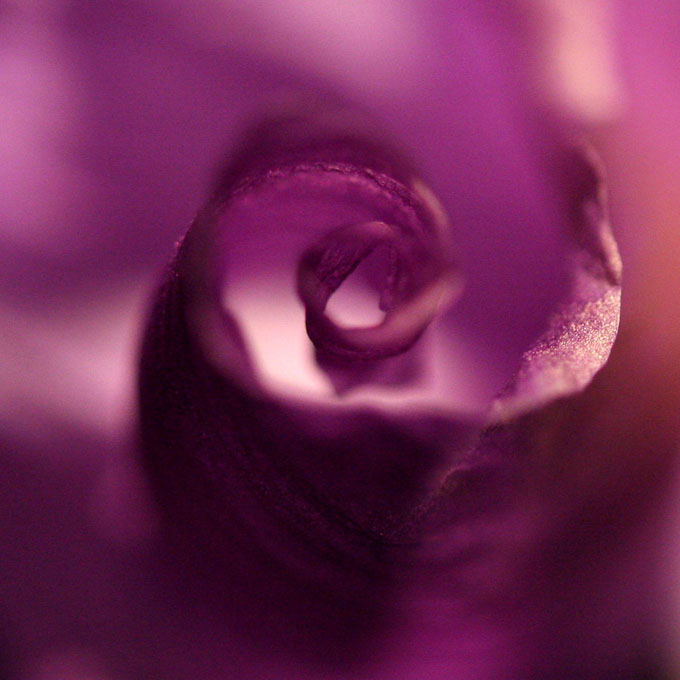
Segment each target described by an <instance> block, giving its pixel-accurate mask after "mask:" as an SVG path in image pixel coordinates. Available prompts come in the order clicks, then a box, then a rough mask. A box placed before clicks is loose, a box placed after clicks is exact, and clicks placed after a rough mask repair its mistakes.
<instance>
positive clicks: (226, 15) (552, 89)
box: [0, 0, 680, 680]
mask: <svg viewBox="0 0 680 680" xmlns="http://www.w3.org/2000/svg"><path fill="white" fill-rule="evenodd" d="M678 35H680V5H678V3H677V2H675V0H658V1H657V2H655V3H652V4H650V3H649V2H643V0H515V1H514V2H512V1H510V0H500V1H497V2H484V1H480V2H451V1H446V0H361V1H359V0H349V1H347V2H331V1H330V0H280V1H277V2H274V1H272V0H240V1H239V2H236V1H232V0H194V1H192V2H188V1H184V0H137V1H136V2H133V1H131V0H130V1H126V0H116V1H113V0H100V1H98V2H87V1H85V0H0V454H1V455H0V467H1V468H2V474H1V476H0V485H1V486H0V488H1V491H0V531H1V532H2V534H1V535H2V550H1V551H0V590H2V592H3V596H2V598H1V602H0V676H2V673H3V668H4V672H5V675H6V676H7V677H11V678H30V679H31V680H33V679H35V680H38V679H39V680H47V679H52V678H69V679H71V678H72V679H73V680H80V679H81V678H82V679H85V678H88V679H89V680H99V679H100V678H101V679H102V680H104V679H106V680H108V679H113V678H121V679H127V678H150V677H159V678H161V677H162V678H177V679H180V678H196V677H201V678H212V677H225V676H224V673H228V674H227V676H226V677H276V678H280V677H281V678H282V677H288V676H289V675H290V677H296V672H297V671H296V670H295V669H294V668H293V669H292V670H289V671H288V670H282V669H281V668H280V667H278V666H271V667H270V666H268V664H271V663H273V662H270V661H268V660H267V659H261V658H257V659H255V660H253V659H251V658H248V659H247V658H246V656H244V655H243V654H241V652H240V651H239V652H238V653H237V652H236V651H235V650H234V649H231V648H230V644H231V643H227V642H225V640H224V639H223V637H222V636H221V634H220V631H219V629H218V627H216V626H213V625H212V624H211V623H210V622H209V621H206V620H205V617H204V616H203V614H202V612H201V611H200V609H198V606H197V608H196V609H192V606H191V604H190V603H188V604H187V603H186V602H185V603H183V604H181V605H179V604H177V603H174V602H169V601H168V598H167V597H165V593H166V592H167V590H166V588H167V587H168V586H167V584H162V583H161V584H159V581H162V579H163V577H162V576H161V575H159V574H160V572H159V570H157V569H156V568H155V567H154V564H155V562H154V560H155V559H156V557H155V553H154V550H155V548H154V547H153V540H152V537H153V536H154V535H155V531H156V528H157V522H156V518H155V516H154V513H153V509H152V508H151V507H150V506H149V505H148V503H147V502H146V501H145V498H146V496H145V493H144V481H143V479H141V477H140V476H139V474H138V473H137V470H136V466H135V464H134V457H133V455H132V454H131V441H132V436H133V431H134V424H135V402H134V385H135V361H136V356H137V347H138V343H139V339H140V335H141V331H142V327H143V318H144V314H145V310H146V306H147V304H148V301H149V298H150V296H151V291H152V288H153V285H154V282H155V281H156V280H157V278H158V275H159V272H160V269H161V267H162V265H163V264H164V263H165V262H166V261H167V260H168V258H169V255H170V253H171V251H172V246H173V243H174V242H175V241H176V239H177V238H178V237H179V236H180V235H181V234H182V233H183V231H184V230H185V229H186V228H187V226H188V225H189V224H190V222H191V220H192V218H193V215H194V213H195V212H196V210H197V209H198V208H199V207H200V206H201V204H202V203H203V202H204V200H205V198H206V197H207V195H208V193H209V191H210V188H211V186H212V181H213V178H214V177H215V174H216V172H217V170H218V169H219V167H220V164H221V163H222V161H223V159H224V158H225V155H226V154H228V153H229V150H230V149H231V148H233V147H234V145H235V144H236V142H237V140H238V132H239V130H240V129H241V128H242V126H243V124H244V122H247V121H248V120H249V119H251V118H252V116H253V115H254V113H253V112H255V111H258V110H262V109H263V108H266V107H267V105H268V102H269V101H271V100H273V99H275V98H277V97H279V96H286V95H287V94H288V93H291V92H293V93H297V92H303V93H312V94H314V95H315V96H321V97H324V96H327V97H329V98H333V99H334V100H340V101H342V102H345V103H347V104H348V105H350V106H353V107H356V108H357V109H358V110H360V111H362V112H366V113H368V114H369V115H371V116H373V117H375V118H377V119H379V120H380V121H382V122H383V123H384V125H385V127H386V129H387V130H388V131H389V133H390V134H392V136H393V137H394V138H395V139H397V140H398V141H399V143H400V144H401V145H402V146H403V147H405V148H406V149H407V151H408V152H409V153H410V154H411V155H412V157H413V158H414V159H415V160H416V163H417V164H418V166H419V167H420V168H421V169H422V173H423V176H424V177H425V178H426V180H427V181H428V182H429V183H430V185H431V186H432V188H433V189H434V191H435V193H436V194H437V195H438V196H439V198H440V199H441V200H442V202H443V203H444V205H445V206H446V208H447V210H448V211H449V213H450V214H451V218H452V223H453V224H454V229H455V235H456V240H457V243H458V246H459V248H460V250H461V253H462V254H461V257H462V259H463V268H464V270H465V271H466V273H467V275H468V288H469V293H467V294H466V297H465V298H464V299H463V300H461V303H460V305H461V312H460V321H461V337H463V338H474V339H475V347H477V348H479V349H478V354H476V355H475V356H474V358H475V360H476V361H478V362H479V366H480V368H479V370H480V371H485V372H487V373H488V374H489V375H491V376H493V375H494V372H495V371H496V369H497V367H498V366H504V365H506V364H507V363H508V362H513V361H515V360H516V358H517V357H518V356H519V355H520V354H521V352H522V350H523V349H524V348H526V346H527V344H528V342H529V341H530V340H531V338H532V337H533V335H534V334H535V332H536V324H535V318H536V317H537V316H538V317H541V315H544V314H545V313H546V312H547V310H548V309H549V306H550V304H551V302H552V300H551V299H550V298H549V296H547V294H543V292H542V291H544V290H545V289H546V287H549V286H548V283H549V282H550V280H551V277H552V273H553V271H554V266H555V262H556V260H555V258H556V257H558V255H559V253H558V251H557V250H555V249H554V248H553V245H552V244H553V240H554V233H553V231H551V226H550V220H549V211H548V212H546V211H545V210H544V209H543V205H542V202H541V201H537V200H535V195H536V187H538V186H540V185H541V178H540V177H537V176H536V169H535V167H534V165H533V164H532V160H531V153H532V149H535V148H536V146H537V144H540V139H541V138H542V136H543V135H547V134H549V133H550V132H549V131H550V130H554V129H561V130H562V129H563V130H565V131H567V132H568V133H569V134H578V135H586V136H587V137H588V138H589V139H591V140H592V141H593V142H594V144H595V146H596V148H597V149H598V150H599V152H600V155H601V156H602V157H603V160H604V164H605V167H606V173H607V177H608V183H609V196H610V201H611V211H612V222H613V226H614V231H615V234H616V236H617V239H618V241H619V245H620V247H621V250H622V254H623V260H624V267H625V282H624V309H623V328H624V330H625V329H626V328H630V329H644V343H640V344H639V345H638V350H637V351H638V356H640V355H644V361H646V362H649V363H650V365H652V366H657V367H661V366H666V365H670V364H673V363H674V362H675V358H676V357H677V356H678V354H677V351H678V349H680V319H678V313H677V308H678V303H679V302H680V268H679V267H678V266H677V260H678V258H679V257H680V228H679V227H680V224H679V222H680V217H679V216H680V192H679V191H678V190H677V186H676V185H677V179H676V178H677V177H678V176H680V95H678V94H677V93H678V92H680V72H679V70H678V64H680V42H679V41H678V39H677V37H678ZM499 215H500V216H501V217H499ZM507 281H511V282H512V285H507ZM503 282H505V283H503ZM517 309H522V310H524V311H525V314H524V315H518V314H517ZM509 317H512V318H516V322H515V327H513V329H512V332H511V333H509V334H507V335H506V341H505V342H504V343H502V344H501V346H498V345H499V343H498V342H497V341H496V338H497V337H498V333H499V331H501V330H503V325H502V322H503V320H504V319H507V318H509ZM631 332H632V331H631ZM475 351H477V350H475ZM498 370H500V369H498ZM662 373H663V371H661V370H660V369H658V370H656V372H655V373H654V376H655V379H656V380H657V381H656V382H655V381H651V382H650V383H648V388H649V389H650V390H656V391H657V394H662V397H661V398H663V399H665V400H666V401H665V402H664V403H666V404H668V403H670V402H669V401H668V400H674V399H676V398H677V396H678V393H680V386H678V385H677V384H676V383H674V382H673V383H672V384H671V383H669V382H668V380H675V378H674V377H667V379H665V378H664V376H663V375H661V374H662ZM490 380H492V378H490ZM623 382H624V383H625V381H623ZM659 390H661V392H659ZM672 403H673V410H675V405H677V404H678V402H675V401H673V402H672ZM621 417H622V418H623V417H625V414H621ZM631 417H632V416H631ZM664 422H665V421H664ZM676 486H677V489H676V491H677V493H675V495H673V493H671V494H669V495H663V497H662V495H661V494H660V497H659V504H660V505H661V506H663V509H662V510H661V511H660V513H661V514H660V516H661V517H662V518H663V519H662V521H661V522H660V524H661V526H662V529H661V530H660V533H659V534H658V535H657V540H656V542H655V543H654V546H653V549H654V551H658V554H657V553H656V552H655V553H654V560H656V561H657V562H658V563H659V564H663V565H664V566H663V568H662V569H660V570H659V571H658V573H657V574H656V575H657V577H658V579H657V582H656V583H655V584H654V588H655V589H656V591H655V592H657V597H658V600H659V602H661V603H662V604H661V605H660V610H659V613H658V616H657V617H656V619H655V625H656V626H658V631H655V635H656V636H657V637H658V639H660V640H662V641H663V642H662V645H661V646H662V648H663V651H662V652H659V665H660V666H662V668H663V671H664V673H666V674H667V675H668V677H680V597H678V596H677V594H676V593H677V592H678V583H677V580H678V578H679V577H680V525H678V521H680V517H678V516H677V510H675V506H676V505H677V498H678V497H680V480H679V483H678V484H677V485H676ZM171 587H175V586H171ZM240 664H241V665H240ZM3 665H4V666H3ZM225 669H228V671H227V670H225ZM253 669H254V670H253ZM297 677H299V675H298V676H297Z"/></svg>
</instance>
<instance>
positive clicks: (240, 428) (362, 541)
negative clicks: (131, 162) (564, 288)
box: [140, 115, 619, 665]
mask: <svg viewBox="0 0 680 680" xmlns="http://www.w3.org/2000/svg"><path fill="white" fill-rule="evenodd" d="M358 130H359V128H357V127H356V126H355V125H354V124H350V123H348V122H347V120H346V119H345V118H343V117H338V116H333V115H330V116H329V115H326V116H323V115H322V116H320V117H318V118H309V117H304V116H302V117H299V116H295V115H293V116H290V117H288V118H286V117H284V118H282V119H279V120H278V121H275V122H274V123H270V124H265V125H264V126H260V127H259V128H256V130H255V132H254V133H253V136H252V137H251V138H250V140H249V141H248V142H247V143H246V145H245V146H244V147H243V150H242V152H241V153H240V154H239V155H237V157H236V159H235V161H234V162H233V163H232V164H231V165H230V166H229V168H228V170H227V172H226V173H225V174H224V176H223V179H222V181H221V184H220V187H219V189H218V192H217V193H216V195H215V197H214V198H213V200H212V201H211V202H210V203H209V204H208V206H207V207H206V208H205V209H204V210H203V211H202V212H201V213H200V214H199V216H198V217H197V219H196V221H195V222H194V224H193V225H192V227H191V228H190V230H189V231H188V233H187V235H186V236H185V238H184V239H183V240H182V241H181V242H180V243H179V245H178V249H177V252H176V255H175V257H174V259H173V261H172V262H171V263H170V266H169V267H168V269H167V272H166V275H165V278H164V281H163V283H162V286H161V289H160V291H159V293H158V297H157V300H156V304H155V306H154V309H153V312H152V315H151V319H150V323H149V327H148V331H147V335H146V339H145V343H144V348H143V353H142V361H141V368H140V406H141V436H142V442H143V446H144V452H145V461H146V466H147V469H148V472H149V475H150V478H151V480H152V482H153V485H154V487H155V489H156V494H157V497H158V500H159V503H160V505H161V507H162V509H163V511H164V513H165V515H166V518H167V520H168V522H167V525H168V529H169V535H170V536H171V537H172V539H173V541H175V542H179V543H180V545H182V546H184V548H185V552H186V553H187V554H188V555H190V557H189V561H190V563H191V569H192V570H193V571H194V573H202V574H203V577H204V578H205V577H206V576H207V577H209V578H208V581H207V582H208V583H209V584H210V587H211V588H212V590H213V592H214V593H215V595H216V597H215V598H214V599H215V600H216V601H219V602H221V603H222V604H223V605H226V606H227V609H228V610H230V616H231V617H232V618H233V619H234V620H235V621H236V622H237V624H238V626H239V628H240V629H241V632H244V629H247V630H246V632H249V633H250V634H251V635H250V638H251V641H253V642H256V643H259V644H262V643H263V642H264V643H266V644H271V641H272V640H276V644H277V646H278V647H279V648H280V649H281V651H282V652H284V653H286V652H287V653H295V654H303V655H304V656H308V655H309V654H310V653H311V654H313V655H320V657H321V658H323V660H324V662H325V663H327V664H329V663H330V664H332V665H334V664H338V663H344V662H345V660H344V658H343V657H344V655H345V654H346V653H347V650H351V651H352V657H353V658H354V660H355V661H356V660H360V659H361V658H362V651H366V652H368V650H369V648H370V641H371V640H374V639H376V636H381V635H384V634H385V632H384V631H385V630H388V629H392V628H393V627H394V620H393V619H394V616H395V615H396V612H398V611H400V610H401V608H402V607H403V605H404V593H405V592H408V591H409V590H410V589H411V587H412V586H413V584H421V585H419V586H417V588H420V587H421V586H422V585H423V584H425V586H424V587H425V589H426V590H430V592H434V597H435V600H436V601H442V602H445V601H446V598H447V597H448V596H449V594H450V593H452V592H455V591H456V589H457V588H458V587H459V586H460V584H461V583H462V581H461V580H460V579H461V574H464V573H465V569H466V568H468V569H469V564H470V559H469V557H470V555H471V554H474V553H476V552H477V551H476V549H475V548H474V547H473V546H476V545H478V543H479V539H478V538H476V537H474V536H473V535H472V534H471V533H470V530H469V527H470V526H473V525H478V524H480V523H484V522H485V521H486V519H485V518H487V517H488V516H489V513H491V514H492V515H493V516H494V517H501V518H503V521H504V522H505V521H506V517H507V512H506V509H507V507H508V501H509V499H511V498H512V497H513V493H514V492H516V491H517V482H518V480H519V479H520V471H521V468H520V467H519V466H518V465H517V456H516V451H515V450H514V444H513V442H514V441H515V439H516V428H517V422H518V421H517V420H515V419H516V418H517V416H519V415H521V414H523V413H526V412H530V411H533V410H535V409H537V408H539V407H541V406H543V405H544V404H546V403H548V402H551V401H553V400H554V399H556V398H558V397H565V396H569V395H571V394H573V393H575V392H577V391H579V390H581V389H583V388H584V387H585V386H586V385H587V383H588V382H589V381H590V379H591V378H592V376H593V375H594V373H595V372H596V371H597V370H598V369H599V368H600V367H601V366H602V364H603V363H604V361H606V357H607V355H608V353H609V349H610V347H611V344H612V342H613V340H614V337H615V334H616V326H617V323H618V293H619V273H618V266H619V265H618V260H617V256H616V250H615V246H614V245H613V241H612V240H611V235H610V233H609V231H608V227H607V225H606V221H605V220H604V217H603V213H602V205H601V203H600V199H601V193H600V190H599V188H598V187H599V184H598V180H597V177H596V174H595V173H594V172H593V170H592V168H591V166H590V165H589V164H588V163H586V162H584V161H583V160H582V159H581V157H580V156H578V155H573V154H570V155H568V156H567V157H568V159H569V163H568V165H567V167H566V169H565V168H561V169H560V171H559V175H558V180H559V181H560V186H566V187H567V190H566V191H565V196H564V199H565V203H564V210H565V212H567V213H568V214H569V216H570V220H568V221H569V224H570V229H571V230H572V231H571V233H570V234H569V238H570V243H571V246H570V256H569V257H570V263H571V267H570V273H571V287H570V294H571V299H569V300H567V301H565V303H564V304H563V305H562V306H560V307H559V308H558V309H557V310H556V313H555V317H554V320H553V321H552V322H551V325H550V328H549V329H548V331H547V332H546V333H545V335H544V336H543V337H542V338H541V339H540V340H539V341H538V342H537V343H536V345H535V346H534V347H533V348H532V349H530V350H529V351H528V352H527V353H526V355H525V357H524V360H523V362H522V365H521V367H520V370H519V372H518V374H517V376H516V378H514V379H513V381H511V383H510V384H509V386H508V388H507V389H506V391H505V392H504V393H503V395H502V396H501V397H500V398H499V399H498V400H497V401H496V403H495V406H494V409H492V411H491V415H490V416H489V418H488V420H487V424H488V427H487V429H486V430H485V431H483V432H482V437H481V440H480V442H481V443H480V445H479V446H477V447H475V446H474V445H472V444H473V441H474V437H475V436H476V435H478V434H479V432H480V425H481V423H482V422H483V415H482V414H480V415H479V416H478V417H470V416H464V415H460V414H455V413H453V414H451V413H437V412H435V411H432V410H428V409H423V408H422V407H420V408H414V407H410V408H409V409H405V408H402V409H401V410H400V409H393V410H391V411H390V410H385V409H383V408H379V407H377V406H376V407H371V406H358V405H350V404H349V403H342V402H340V401H339V402H338V403H334V404H328V403H323V402H318V403H315V402H314V401H311V400H309V399H304V398H294V397H287V398H286V397H283V396H282V395H280V394H277V393H276V392H275V391H272V390H271V389H268V388H267V387H266V386H265V385H263V384H262V383H261V381H260V380H259V375H258V367H257V366H256V365H255V364H254V362H253V360H252V357H251V354H250V352H249V348H248V343H247V340H246V339H245V338H244V336H243V335H242V332H241V330H240V328H239V323H238V320H237V319H236V318H235V317H234V316H233V315H232V314H231V313H230V312H229V310H228V307H226V306H225V305H224V303H223V298H222V292H223V286H224V278H225V267H226V265H225V253H224V252H223V251H224V247H225V246H224V243H225V241H224V239H225V229H226V230H230V229H233V228H236V227H237V226H238V225H235V224H232V223H229V222H225V221H224V220H225V218H224V217H223V216H224V215H225V214H226V213H228V211H229V210H230V209H231V206H232V205H234V204H235V203H236V202H237V201H245V202H246V205H247V207H248V209H257V210H261V211H262V212H258V213H256V214H257V215H258V219H260V220H265V221H266V219H267V216H268V214H269V213H268V212H267V211H268V210H270V209H273V207H271V206H278V204H279V203H283V204H284V206H285V205H286V202H287V201H290V200H291V199H290V197H291V195H292V194H293V193H294V192H299V191H300V190H301V189H300V187H304V188H305V189H304V191H303V192H302V193H303V195H304V196H305V197H308V196H311V197H313V199H314V200H317V197H321V199H320V200H321V202H320V203H319V205H320V206H321V208H319V211H320V217H319V219H320V220H322V222H323V220H324V219H325V220H326V221H325V222H323V224H322V225H321V236H320V237H319V236H318V235H317V236H316V237H314V238H312V240H311V242H309V241H308V242H307V245H306V246H305V247H303V248H302V251H301V252H300V253H299V259H298V265H297V271H293V272H289V273H288V274H289V280H292V282H293V283H295V282H296V284H297V292H298V294H299V296H300V298H301V301H302V302H303V303H304V304H305V306H306V311H307V332H308V334H309V338H310V340H311V342H313V343H314V346H315V350H316V354H317V360H318V362H319V365H320V366H321V367H322V368H324V370H329V371H330V365H329V362H330V364H333V370H335V371H340V372H341V373H342V372H343V371H346V372H347V376H348V380H350V381H351V380H353V379H355V374H356V372H357V371H359V372H361V368H362V367H365V371H366V374H367V375H369V376H370V375H372V371H373V370H374V369H375V367H376V366H377V365H379V364H380V362H382V361H386V358H387V357H391V359H390V361H392V360H394V359H395V358H396V357H397V356H398V355H400V354H404V356H406V355H407V354H408V353H409V352H412V351H413V350H412V349H410V348H411V347H416V346H417V344H418V339H419V337H420V335H421V334H422V333H423V332H424V329H425V328H426V327H427V324H428V323H429V321H430V320H431V319H432V318H433V316H434V314H435V313H436V312H437V311H438V309H439V307H440V305H441V304H442V300H443V299H445V298H447V297H450V296H451V295H452V293H453V292H454V291H455V288H456V282H455V280H456V277H455V276H454V275H453V274H452V272H453V266H452V258H451V257H450V254H449V252H450V246H449V234H448V231H447V230H448V224H447V221H446V218H445V215H444V214H443V211H441V209H440V208H439V206H438V204H437V203H436V199H434V198H433V197H431V196H430V195H429V194H428V193H426V192H424V191H423V190H422V188H421V184H419V183H418V182H416V181H415V180H414V177H415V176H414V175H413V174H412V172H411V171H410V170H409V169H408V165H407V164H405V163H403V161H401V160H399V159H398V156H396V155H395V154H394V152H392V151H389V150H388V147H386V146H384V145H381V144H377V143H376V142H374V141H366V139H375V137H374V136H369V137H368V138H365V137H364V136H363V135H362V133H361V132H359V131H358ZM363 134H364V135H365V132H364V133H363ZM370 134H371V135H374V133H370ZM269 187H274V190H273V191H272V193H271V194H266V193H263V188H265V189H267V190H268V189H269ZM258 192H260V193H258ZM295 195H297V194H295ZM262 196H265V197H266V200H267V201H269V203H266V204H265V205H264V207H262V206H260V205H259V204H258V201H260V200H262V199H261V197H262ZM272 196H273V197H274V198H273V199H272ZM323 201H330V207H329V208H328V210H325V208H324V207H323ZM293 205H294V206H295V205H296V204H294V203H293ZM315 205H316V204H315ZM268 206H270V207H268ZM277 209H278V208H277ZM355 212H356V215H355ZM237 214H240V213H237ZM281 214H283V215H284V217H285V219H288V220H289V222H290V223H294V220H292V218H290V216H289V215H287V214H284V213H281ZM337 215H343V216H344V217H345V218H346V219H345V221H344V222H341V223H340V224H336V225H335V227H334V228H330V227H332V220H333V219H334V218H335V216H337ZM315 217H316V215H315V214H312V215H311V218H310V216H309V215H308V214H307V213H305V219H304V220H301V221H300V223H299V231H300V233H302V234H303V236H304V237H305V238H307V232H306V230H307V229H308V227H309V224H308V223H309V220H310V219H312V218H315ZM253 228H254V229H259V228H260V226H258V224H255V223H254V227H253ZM262 228H263V229H276V228H277V225H276V224H275V223H272V224H267V225H263V226H262ZM310 233H311V232H310ZM253 234H255V235H254V236H253V238H255V237H256V232H253ZM227 235H228V234H227ZM283 236H284V237H286V236H288V234H287V233H284V234H283ZM299 236H300V234H299V233H298V234H296V233H294V232H291V233H290V238H291V239H295V238H299ZM245 238H248V234H246V236H245ZM300 241H301V242H304V239H300ZM378 246H387V247H388V248H390V249H391V252H392V255H391V256H390V257H391V258H392V259H391V260H390V262H391V263H392V264H391V265H390V269H389V274H388V280H387V281H386V282H383V283H382V284H381V292H380V295H381V305H382V306H383V308H384V310H385V314H386V316H385V321H384V322H383V323H382V324H379V325H378V326H375V327H370V328H361V329H352V330H351V331H347V330H346V329H343V328H342V327H341V326H339V325H337V324H335V323H333V322H331V321H330V320H329V318H328V317H327V316H326V315H325V311H324V310H325V305H326V303H327V302H328V299H329V297H330V296H331V295H332V294H333V292H334V291H335V290H336V289H337V288H338V286H340V285H341V284H342V282H343V281H344V280H345V279H346V278H347V277H348V276H349V274H350V273H351V272H352V271H353V269H354V268H356V266H357V265H358V264H359V263H360V262H361V261H362V260H363V259H364V258H365V257H367V256H368V254H369V252H370V251H371V250H372V249H374V248H376V247H378ZM271 262H272V263H273V264H272V266H273V267H274V266H275V265H276V263H277V261H276V258H274V259H272V260H271ZM227 269H228V267H227ZM270 273H271V275H272V276H273V275H275V271H272V272H270ZM296 276H297V279H296V278H295V277H296ZM282 280H283V281H285V280H286V279H282ZM271 341H272V342H274V343H275V342H276V341H277V338H276V337H272V338H271ZM311 342H310V349H311ZM334 379H337V375H336V376H335V377H334ZM502 423H505V424H502ZM451 470H453V471H452V472H450V474H449V476H448V478H446V475H447V472H449V471H451ZM445 478H446V480H447V481H446V482H444V484H443V485H442V480H444V479H445ZM461 527H468V528H467V529H465V528H464V530H463V531H460V528H461ZM452 536H453V538H452ZM484 536H485V537H486V539H488V535H487V534H484ZM485 550H486V551H487V552H488V551H491V552H492V553H493V552H497V550H498V545H497V544H496V543H494V542H493V541H491V542H490V543H488V544H487V545H486V547H485ZM473 561H474V560H473ZM464 565H467V567H465V566H464ZM461 569H462V571H461ZM457 584H458V585H457ZM442 587H443V590H442ZM431 589H434V590H433V591H432V590H431ZM476 596H477V595H476V593H475V594H474V595H472V596H471V597H472V599H473V600H474V599H475V598H476ZM407 599H408V598H407ZM408 607H409V605H408V604H407V608H408ZM402 613H403V610H402ZM343 650H344V651H343Z"/></svg>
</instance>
